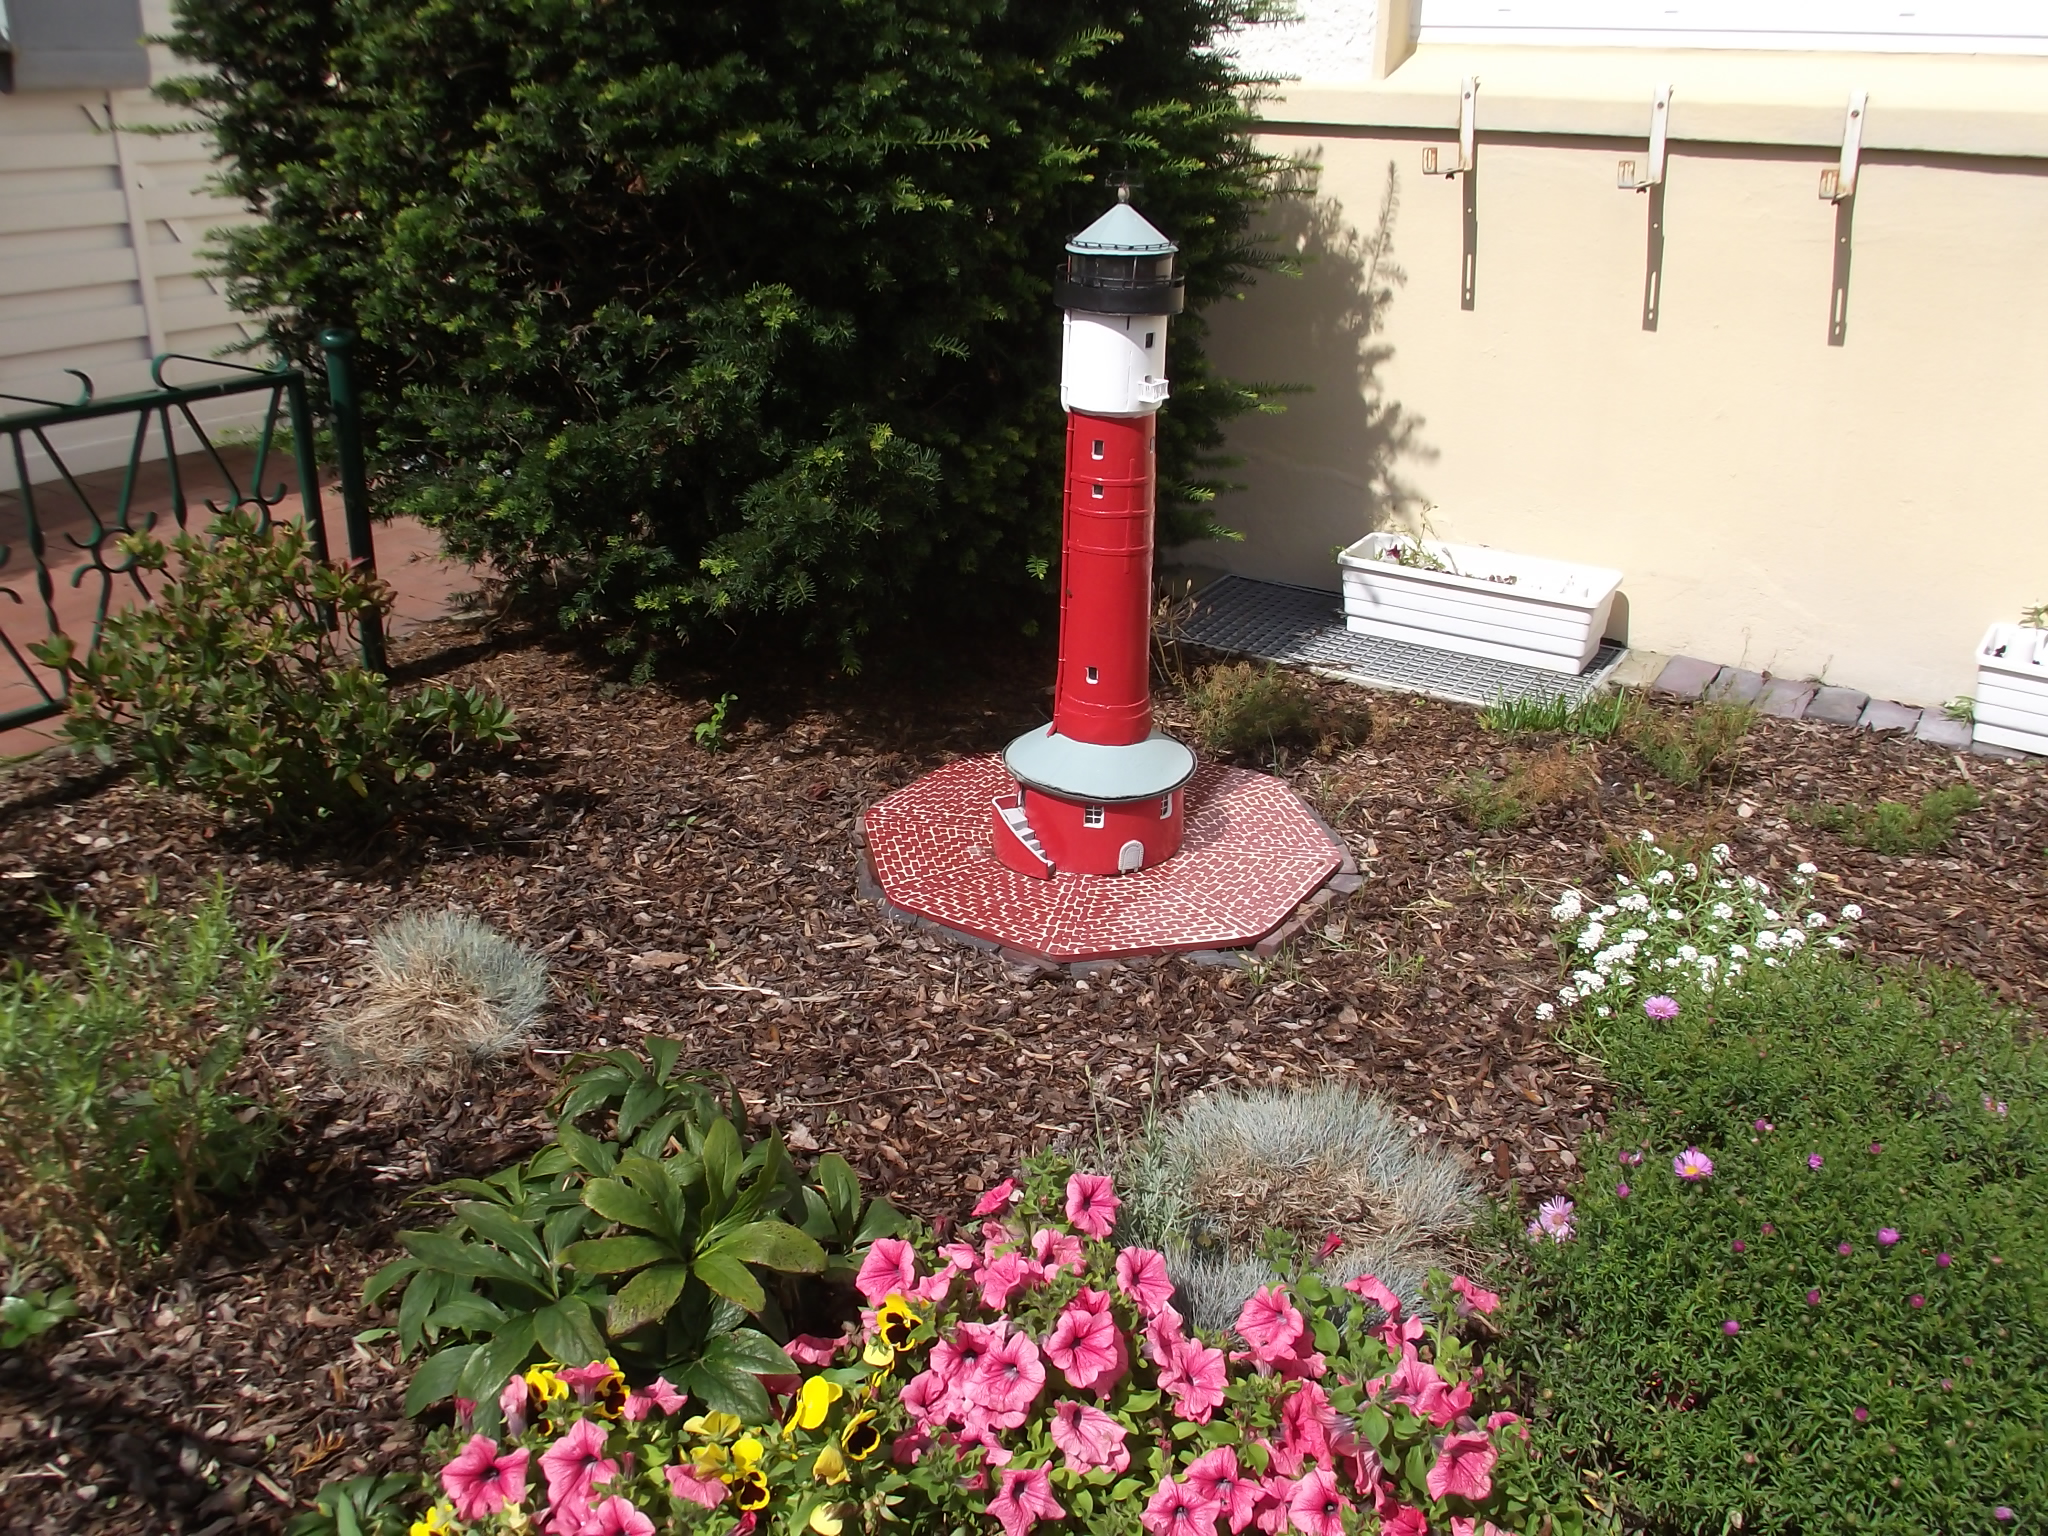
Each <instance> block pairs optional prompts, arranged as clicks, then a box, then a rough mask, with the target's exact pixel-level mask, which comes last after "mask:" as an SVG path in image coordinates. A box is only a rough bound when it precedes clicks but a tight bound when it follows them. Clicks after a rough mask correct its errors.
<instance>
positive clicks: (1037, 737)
mask: <svg viewBox="0 0 2048 1536" xmlns="http://www.w3.org/2000/svg"><path fill="white" fill-rule="evenodd" d="M1177 249H1178V248H1177V247H1176V246H1175V245H1174V244H1173V242H1172V241H1171V240H1168V239H1167V238H1166V236H1164V235H1162V234H1161V233H1160V232H1159V231H1158V230H1156V229H1154V228H1153V227H1152V225H1151V224H1150V223H1148V222H1147V221H1146V220H1145V218H1144V216H1143V215H1141V214H1140V213H1139V212H1138V211H1137V210H1136V209H1135V208H1132V207H1131V206H1129V204H1127V203H1121V202H1120V203H1118V204H1117V205H1116V206H1115V207H1113V208H1111V209H1110V210H1109V212H1107V213H1105V214H1104V215H1103V216H1102V217H1101V218H1099V219H1097V220H1096V221H1095V222H1094V223H1093V224H1091V225H1089V226H1088V227H1087V228H1086V229H1084V230H1083V231H1081V233H1080V234H1078V235H1076V236H1074V238H1073V239H1072V240H1070V241H1068V242H1067V265H1066V271H1065V274H1064V275H1063V276H1062V277H1061V279H1060V281H1059V285H1058V289H1057V293H1056V297H1057V298H1058V300H1059V303H1060V306H1061V308H1063V309H1064V310H1065V311H1066V320H1065V325H1064V328H1063V337H1062V346H1061V359H1060V403H1061V404H1062V405H1063V406H1065V407H1066V410H1067V472H1066V485H1065V496H1064V528H1063V533H1062V537H1061V541H1060V550H1061V557H1060V661H1059V678H1058V683H1057V686H1056V687H1055V689H1054V702H1053V717H1052V723H1051V724H1049V725H1046V726H1042V727H1040V728H1039V729H1037V730H1031V731H1026V732H1025V733H1024V734H1023V735H1022V736H1019V737H1018V738H1017V739H1016V740H1015V741H1013V742H1011V743H1010V745H1009V747H1008V748H1007V749H1006V750H1005V751H1004V753H1003V764H1004V766H1005V767H1006V768H1007V769H1008V770H1009V772H1010V776H1011V778H1013V779H1014V780H1015V781H1016V783H1017V789H1016V792H1015V793H1013V794H1010V795H1006V796H1002V797H999V798H998V799H997V801H996V804H995V820H994V827H993V832H994V839H995V842H994V847H995V854H996V857H997V858H998V859H1000V860H1001V861H1002V862H1003V864H1004V865H1006V866H1007V867H1009V868H1010V869H1013V870H1016V871H1017V872H1018V873H1020V874H1027V875H1037V876H1050V875H1052V874H1053V873H1054V872H1055V871H1071V872H1074V873H1077V874H1091V875H1113V874H1128V873H1130V872H1132V871H1134V870H1139V869H1146V868H1150V867H1151V866H1153V865H1156V864H1160V863H1163V862H1164V861H1165V860H1167V859H1170V858H1172V857H1173V856H1174V855H1175V854H1176V853H1178V852H1179V851H1180V845H1181V837H1182V834H1183V830H1184V827H1185V825H1186V806H1185V804H1184V803H1183V796H1182V793H1181V791H1182V790H1183V788H1184V787H1185V786H1186V785H1187V782H1188V780H1189V779H1191V778H1193V777H1194V773H1195V754H1194V753H1193V752H1191V751H1189V750H1188V748H1187V747H1185V746H1184V745H1182V744H1181V743H1180V742H1178V741H1176V740H1174V739H1173V738H1172V737H1171V736H1168V735H1165V734H1164V733H1162V732H1159V731H1155V730H1153V729H1152V697H1151V672H1152V667H1151V620H1152V517H1153V509H1154V504H1155V492H1156V487H1157V483H1158V460H1157V456H1156V454H1155V452H1154V445H1153V426H1154V418H1155V417H1156V416H1157V414H1158V411H1159V407H1160V405H1161V404H1162V403H1164V401H1165V400H1166V397H1167V394H1168V393H1169V390H1168V385H1167V379H1166V327H1167V324H1168V322H1169V320H1170V319H1171V317H1172V316H1174V315H1177V314H1179V313H1180V311H1181V308H1182V305H1183V302H1184V291H1183V285H1184V279H1182V278H1181V277H1179V276H1177V275H1176V274H1175V272H1174V255H1175V253H1176V251H1177Z"/></svg>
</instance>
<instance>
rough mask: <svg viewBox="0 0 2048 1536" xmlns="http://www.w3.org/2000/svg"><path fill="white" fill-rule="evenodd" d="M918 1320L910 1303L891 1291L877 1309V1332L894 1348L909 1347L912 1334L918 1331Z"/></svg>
mask: <svg viewBox="0 0 2048 1536" xmlns="http://www.w3.org/2000/svg"><path fill="white" fill-rule="evenodd" d="M918 1321H919V1319H918V1316H917V1314H916V1313H915V1312H913V1311H911V1310H910V1303H909V1302H908V1301H906V1300H904V1299H903V1297H902V1296H901V1295H899V1294H897V1293H895V1292H891V1293H890V1294H889V1295H888V1296H887V1297H886V1298H884V1299H883V1302H882V1304H881V1306H880V1307H878V1308H876V1309H875V1334H876V1336H877V1337H878V1338H880V1339H881V1341H882V1342H883V1343H884V1344H886V1345H888V1346H889V1348H891V1349H892V1350H894V1349H908V1348H909V1347H910V1336H911V1335H912V1334H913V1333H915V1332H917V1325H918Z"/></svg>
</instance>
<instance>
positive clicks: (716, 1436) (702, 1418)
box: [683, 1413, 740, 1440]
mask: <svg viewBox="0 0 2048 1536" xmlns="http://www.w3.org/2000/svg"><path fill="white" fill-rule="evenodd" d="M683 1428H684V1429H686V1430H688V1431H689V1432H690V1433H691V1434H693V1435H703V1436H704V1437H705V1438H707V1439H710V1440H723V1439H724V1438H725V1437H726V1436H727V1435H736V1434H738V1433H739V1428H740V1420H739V1415H738V1414H736V1413H700V1414H698V1415H697V1417H695V1418H694V1419H685V1420H683Z"/></svg>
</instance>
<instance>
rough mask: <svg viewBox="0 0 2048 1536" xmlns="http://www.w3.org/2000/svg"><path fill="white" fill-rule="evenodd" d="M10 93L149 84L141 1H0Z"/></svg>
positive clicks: (101, 88) (103, 88)
mask: <svg viewBox="0 0 2048 1536" xmlns="http://www.w3.org/2000/svg"><path fill="white" fill-rule="evenodd" d="M0 11H4V19H5V22H6V27H5V31H6V34H7V48H8V51H7V54H6V60H7V63H8V65H9V66H11V68H10V69H9V71H8V72H9V73H11V74H12V76H13V78H12V80H11V81H10V82H8V83H7V84H6V86H5V88H6V89H9V90H15V91H76V90H119V89H122V88H125V87H128V86H137V85H148V84H149V52H148V50H147V49H146V48H145V47H144V46H143V41H142V4H141V0H0Z"/></svg>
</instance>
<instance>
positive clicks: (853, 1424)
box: [839, 1409, 882, 1461]
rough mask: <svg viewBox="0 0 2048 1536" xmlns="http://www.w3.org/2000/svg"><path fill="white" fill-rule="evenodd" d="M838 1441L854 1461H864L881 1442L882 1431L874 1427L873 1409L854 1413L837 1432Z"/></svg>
mask: <svg viewBox="0 0 2048 1536" xmlns="http://www.w3.org/2000/svg"><path fill="white" fill-rule="evenodd" d="M839 1443H840V1444H841V1445H843V1446H845V1447H846V1454H847V1455H849V1456H851V1457H852V1458H853V1459H854V1460H855V1461H866V1460H867V1459H868V1458H869V1457H870V1456H872V1455H874V1454H875V1451H876V1450H877V1449H878V1448H879V1447H880V1446H881V1444H882V1432H881V1431H880V1430H879V1429H877V1428H875V1415H874V1410H872V1409H870V1410H869V1411H868V1412H866V1413H856V1414H855V1415H854V1416H853V1417H852V1418H850V1419H848V1420H847V1421H846V1428H845V1429H843V1430H841V1431H840V1432H839Z"/></svg>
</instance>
